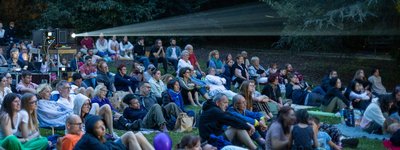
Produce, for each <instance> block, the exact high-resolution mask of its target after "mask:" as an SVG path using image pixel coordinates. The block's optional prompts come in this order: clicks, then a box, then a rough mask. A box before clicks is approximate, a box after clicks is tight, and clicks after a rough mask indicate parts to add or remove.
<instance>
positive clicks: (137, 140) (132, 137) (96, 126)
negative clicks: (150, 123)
mask: <svg viewBox="0 0 400 150" xmlns="http://www.w3.org/2000/svg"><path fill="white" fill-rule="evenodd" d="M85 130H86V133H85V134H84V135H83V137H82V138H81V139H80V140H79V141H78V143H76V145H75V148H74V149H75V150H85V149H113V150H114V149H115V150H120V149H135V150H136V149H137V150H141V149H146V150H147V149H149V150H153V149H154V148H153V146H152V145H151V144H150V143H149V142H148V141H147V140H146V138H145V137H144V136H143V135H142V134H134V133H133V132H132V131H129V132H127V133H125V134H124V135H122V136H121V138H118V139H117V140H116V141H114V142H112V141H107V139H106V138H105V133H106V132H105V125H104V122H103V121H102V118H101V117H99V116H90V117H89V118H88V119H87V120H86V122H85Z"/></svg>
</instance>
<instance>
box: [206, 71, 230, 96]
mask: <svg viewBox="0 0 400 150" xmlns="http://www.w3.org/2000/svg"><path fill="white" fill-rule="evenodd" d="M215 73H216V70H215V69H214V68H209V70H208V75H207V76H206V83H207V85H208V86H209V87H210V89H209V91H210V92H208V94H209V95H210V96H211V97H214V96H215V95H216V94H218V93H224V94H225V95H226V96H227V97H228V99H232V98H233V96H235V95H236V93H235V92H232V91H231V90H227V89H226V88H225V86H224V84H226V80H225V78H221V77H219V76H216V75H215Z"/></svg>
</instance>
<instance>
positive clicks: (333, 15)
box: [262, 0, 400, 50]
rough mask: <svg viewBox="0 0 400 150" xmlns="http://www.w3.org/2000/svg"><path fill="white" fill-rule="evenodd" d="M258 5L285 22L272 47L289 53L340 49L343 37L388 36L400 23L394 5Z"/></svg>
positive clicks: (287, 0) (275, 1) (273, 1)
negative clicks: (286, 50) (268, 6)
mask: <svg viewBox="0 0 400 150" xmlns="http://www.w3.org/2000/svg"><path fill="white" fill-rule="evenodd" d="M262 1H264V2H265V3H267V4H268V5H270V6H271V7H272V8H273V9H275V10H276V11H277V13H278V14H279V15H280V17H283V18H286V19H287V20H286V22H285V28H284V29H283V33H282V35H281V39H280V40H279V42H277V43H276V44H275V46H276V47H280V48H289V49H292V50H329V49H334V48H338V46H339V48H343V47H342V46H343V39H345V38H346V36H354V35H361V36H371V35H374V36H376V35H378V36H380V35H382V34H383V35H384V34H389V35H390V34H392V33H393V30H396V29H398V25H399V23H400V22H399V13H398V11H397V10H399V8H400V7H398V6H400V5H399V3H398V2H396V1H378V0H336V1H323V0H308V1H293V0H262ZM388 29H389V30H388ZM390 29H393V30H390Z"/></svg>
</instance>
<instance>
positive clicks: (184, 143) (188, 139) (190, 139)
mask: <svg viewBox="0 0 400 150" xmlns="http://www.w3.org/2000/svg"><path fill="white" fill-rule="evenodd" d="M200 140H201V139H200V137H199V136H194V135H185V136H184V137H183V138H182V140H181V142H180V143H178V144H177V145H176V148H177V149H185V148H186V147H187V148H194V147H195V146H196V144H197V143H198V142H200Z"/></svg>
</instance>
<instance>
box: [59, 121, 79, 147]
mask: <svg viewBox="0 0 400 150" xmlns="http://www.w3.org/2000/svg"><path fill="white" fill-rule="evenodd" d="M65 125H66V130H67V134H66V135H65V136H64V137H63V138H62V142H61V149H62V150H72V149H73V148H74V147H75V144H76V143H77V142H78V141H79V140H80V139H81V137H82V135H83V132H82V120H81V118H80V117H79V116H78V115H74V114H72V115H70V116H68V118H67V120H66V121H65Z"/></svg>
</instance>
